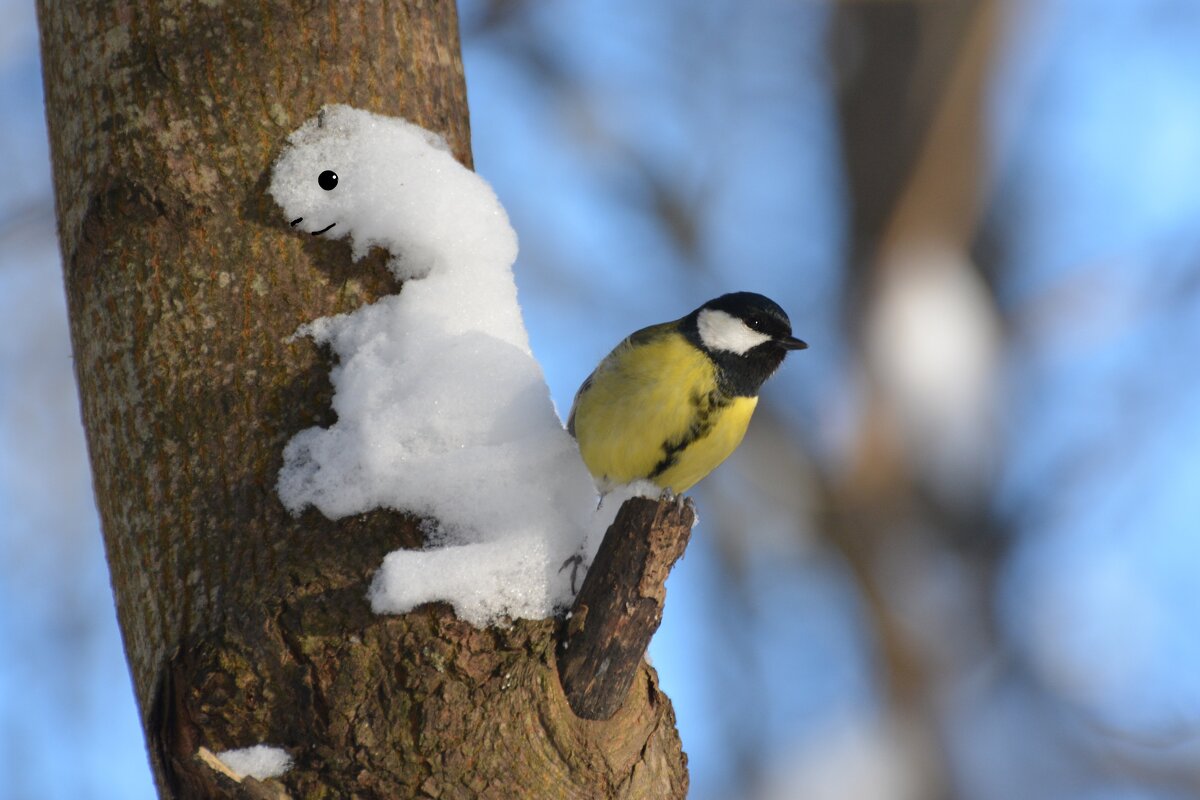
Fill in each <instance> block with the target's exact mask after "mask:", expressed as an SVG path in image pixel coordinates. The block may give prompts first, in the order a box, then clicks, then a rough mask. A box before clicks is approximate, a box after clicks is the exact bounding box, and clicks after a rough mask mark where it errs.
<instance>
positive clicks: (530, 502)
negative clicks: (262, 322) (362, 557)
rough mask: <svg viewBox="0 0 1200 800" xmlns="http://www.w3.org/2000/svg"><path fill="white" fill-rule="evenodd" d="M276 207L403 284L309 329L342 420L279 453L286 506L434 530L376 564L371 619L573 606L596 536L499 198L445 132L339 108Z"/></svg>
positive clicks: (280, 188)
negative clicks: (331, 363)
mask: <svg viewBox="0 0 1200 800" xmlns="http://www.w3.org/2000/svg"><path fill="white" fill-rule="evenodd" d="M269 191H270V193H271V195H272V196H273V197H274V198H275V201H276V202H277V203H278V204H279V205H280V206H281V207H282V209H283V211H284V214H285V217H286V219H287V220H288V221H289V222H290V223H291V225H292V227H293V228H294V229H295V230H296V231H297V232H298V233H300V234H302V235H305V236H322V237H325V238H342V237H349V240H350V244H351V246H352V248H353V253H354V256H355V258H361V257H363V256H364V255H366V254H367V252H368V251H369V250H370V249H371V248H373V247H381V248H384V249H385V250H387V251H388V253H389V254H390V255H391V259H390V260H389V262H388V266H389V268H390V269H391V270H392V272H393V273H394V274H395V275H396V277H397V278H399V279H401V280H403V281H404V285H403V288H402V290H401V292H400V293H399V294H397V295H389V296H387V297H384V298H381V299H380V300H379V301H377V302H375V303H373V304H371V305H368V306H364V307H363V308H360V309H358V310H356V311H354V312H353V313H350V314H342V315H339V316H336V317H326V318H322V319H318V320H315V321H313V322H311V323H309V324H307V325H305V326H303V327H302V328H301V329H300V331H299V333H300V334H302V335H306V336H310V337H312V338H313V339H314V340H316V341H317V342H319V343H322V344H328V345H329V346H330V347H331V348H332V350H333V352H334V354H335V355H336V357H337V365H336V366H335V367H334V368H333V370H332V372H331V376H330V377H331V379H332V381H333V385H334V389H335V394H334V398H333V407H334V410H335V411H336V412H337V422H336V423H335V424H334V425H333V426H331V427H329V428H309V429H308V430H304V431H301V432H300V433H298V434H297V435H296V436H295V437H293V439H292V440H291V441H290V442H289V443H288V445H287V448H286V449H285V451H284V465H283V469H282V470H281V471H280V475H279V484H278V492H279V497H280V499H281V500H282V501H283V504H284V505H285V506H286V507H287V508H288V509H289V510H290V511H292V512H293V513H299V512H300V511H301V510H302V509H304V508H305V507H307V506H315V507H316V508H317V509H319V510H320V511H321V512H322V513H323V514H325V515H326V516H327V517H330V518H332V519H337V518H340V517H344V516H347V515H351V514H358V513H362V512H364V511H368V510H370V509H373V508H377V507H387V508H393V509H398V510H404V511H408V512H413V513H416V514H420V515H422V516H425V517H427V518H429V519H431V520H434V521H435V523H436V524H435V525H434V526H433V530H432V531H431V539H430V542H429V548H428V549H426V550H421V551H406V550H401V551H397V552H394V553H391V554H390V555H388V556H387V558H386V559H385V561H384V565H383V568H382V569H381V570H380V572H379V574H378V575H377V576H376V579H375V582H374V585H373V587H372V590H371V600H372V604H373V606H374V608H375V610H376V611H377V612H380V613H399V612H403V611H407V610H409V609H411V608H412V607H413V606H415V605H418V604H420V603H423V602H429V601H432V600H446V601H449V602H451V603H452V604H453V605H454V606H455V609H456V611H457V613H458V614H459V616H460V617H462V618H464V619H466V620H468V621H470V622H472V623H474V624H477V625H483V624H487V623H489V622H493V621H495V620H496V619H497V618H499V617H502V616H509V617H544V616H547V615H549V614H550V613H552V612H553V611H554V609H555V607H556V606H561V605H563V604H566V603H568V602H569V600H570V593H571V588H570V580H569V572H570V570H566V571H560V570H559V567H560V566H561V565H562V563H563V562H564V560H566V559H567V558H568V557H569V556H571V555H572V554H574V553H576V552H577V551H578V550H579V548H580V547H581V545H582V543H583V542H584V541H585V540H586V539H587V538H588V534H589V531H592V530H595V529H596V528H597V527H600V529H601V530H602V529H603V528H602V526H603V525H604V521H603V520H599V519H597V518H596V515H595V514H593V513H592V511H591V509H592V508H594V506H595V500H594V494H593V492H592V490H591V480H590V478H589V476H588V474H587V471H586V469H585V468H584V467H583V465H582V462H581V461H580V459H579V455H578V452H577V450H576V448H575V444H574V442H573V441H572V440H571V438H570V437H569V436H568V435H567V433H566V432H565V431H564V430H563V428H562V424H561V423H560V422H559V420H558V417H557V415H556V414H555V411H554V408H553V405H552V403H551V401H550V396H549V391H548V389H547V387H546V383H545V379H544V378H543V375H542V371H541V368H540V367H539V365H538V364H537V362H536V361H535V360H534V359H533V357H532V355H531V354H530V350H529V340H528V336H527V335H526V332H525V327H524V324H523V323H522V320H521V313H520V308H519V306H518V305H517V291H516V285H515V283H514V281H513V275H512V263H513V260H514V259H515V258H516V254H517V239H516V234H515V233H514V232H513V229H512V227H511V226H510V225H509V223H508V217H507V215H506V214H505V213H504V209H503V208H502V207H501V205H500V203H499V201H498V200H497V199H496V196H495V194H494V193H493V192H492V190H491V188H490V187H489V186H488V185H487V183H486V182H484V180H483V179H482V178H480V177H479V176H477V175H476V174H475V173H473V172H471V171H470V170H468V169H466V168H465V167H463V166H462V165H460V164H459V163H458V162H457V161H455V160H454V158H453V157H452V156H451V155H450V152H449V149H448V148H447V147H446V144H445V142H444V141H443V140H442V139H441V138H440V137H438V136H437V135H436V134H433V133H430V132H429V131H426V130H424V129H422V128H420V127H418V126H416V125H413V124H411V123H409V122H406V121H404V120H401V119H396V118H391V117H384V116H380V115H376V114H372V113H370V112H367V111H362V110H359V109H354V108H351V107H349V106H342V105H333V106H326V107H325V108H324V109H323V110H322V111H321V113H320V114H319V115H318V116H317V117H316V118H314V119H311V120H309V121H308V122H306V123H305V124H304V125H302V126H301V127H300V128H299V129H298V130H296V131H295V132H294V133H293V134H292V135H291V136H290V137H289V138H288V145H287V147H286V148H285V149H284V151H283V153H282V154H281V155H280V157H279V159H278V161H277V162H276V164H275V167H274V170H273V173H272V176H271V183H270V189H269ZM592 549H593V550H594V548H592ZM589 555H590V554H589Z"/></svg>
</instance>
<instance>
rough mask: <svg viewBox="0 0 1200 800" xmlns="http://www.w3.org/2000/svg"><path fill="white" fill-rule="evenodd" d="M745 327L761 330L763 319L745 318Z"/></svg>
mask: <svg viewBox="0 0 1200 800" xmlns="http://www.w3.org/2000/svg"><path fill="white" fill-rule="evenodd" d="M746 327H747V328H749V329H750V330H752V331H761V330H762V327H763V321H762V320H761V319H759V318H758V317H750V318H749V319H748V320H746Z"/></svg>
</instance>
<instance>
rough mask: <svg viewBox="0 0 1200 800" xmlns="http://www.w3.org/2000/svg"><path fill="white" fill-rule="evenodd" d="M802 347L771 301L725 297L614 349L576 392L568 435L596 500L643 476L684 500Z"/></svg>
mask: <svg viewBox="0 0 1200 800" xmlns="http://www.w3.org/2000/svg"><path fill="white" fill-rule="evenodd" d="M807 346H808V345H807V344H805V343H804V342H802V341H800V340H799V339H796V338H794V337H793V336H792V325H791V322H790V321H789V320H788V316H787V314H785V313H784V311H783V309H782V308H780V307H779V305H778V304H777V303H775V302H774V301H773V300H770V299H769V298H766V297H763V296H762V295H761V294H755V293H753V292H734V293H732V294H726V295H721V296H720V297H718V298H716V299H715V300H709V301H708V302H707V303H705V304H704V305H702V306H700V307H699V308H697V309H696V310H695V311H693V312H692V313H690V314H688V315H687V316H686V317H683V318H682V319H677V320H675V321H674V322H665V323H663V324H661V325H652V326H650V327H649V328H643V329H641V330H640V331H637V332H636V333H633V334H631V335H630V336H629V337H628V338H627V339H625V340H624V341H623V342H621V343H620V344H619V345H617V346H616V348H615V349H614V350H613V351H612V352H611V353H609V354H608V355H607V356H606V357H605V358H604V360H603V361H601V362H600V365H599V366H598V367H596V369H595V371H594V372H592V374H591V375H589V376H588V378H587V380H585V381H584V382H583V385H582V386H581V387H579V392H578V393H576V395H575V402H574V404H573V406H572V407H571V415H570V417H569V418H568V419H567V430H568V431H569V432H570V434H571V435H572V436H574V437H575V439H576V441H578V442H579V452H580V454H581V455H582V456H583V462H584V464H586V465H587V468H588V470H589V471H590V472H591V473H592V478H593V479H594V480H595V481H596V486H597V488H598V489H599V490H600V493H601V494H606V493H607V492H609V491H610V490H612V489H613V488H615V487H617V486H620V485H623V484H626V483H631V482H633V481H635V480H639V479H645V480H649V481H651V482H653V483H654V484H656V485H657V486H659V487H661V488H663V489H670V490H671V491H672V492H674V493H675V494H681V493H683V492H685V491H687V490H688V489H690V488H691V487H692V486H694V485H695V484H696V482H697V481H699V480H700V479H701V478H703V477H704V476H705V475H707V474H708V473H710V472H712V471H713V469H715V468H716V466H717V465H718V464H720V463H721V462H722V461H724V460H725V459H726V458H727V457H728V456H729V454H730V453H732V452H733V451H734V450H735V449H736V448H737V446H738V445H739V444H741V441H742V436H743V435H744V434H745V433H746V426H747V425H749V423H750V416H751V414H753V413H754V407H755V406H756V405H757V404H758V390H759V388H760V387H761V386H762V384H763V381H765V380H766V379H767V378H769V377H770V376H771V374H772V373H774V372H775V370H776V369H778V368H779V365H780V364H782V363H783V359H784V356H786V355H787V353H788V351H789V350H803V349H804V348H806V347H807Z"/></svg>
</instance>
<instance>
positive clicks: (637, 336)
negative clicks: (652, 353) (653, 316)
mask: <svg viewBox="0 0 1200 800" xmlns="http://www.w3.org/2000/svg"><path fill="white" fill-rule="evenodd" d="M674 324H675V323H672V322H664V323H661V324H659V325H650V326H649V327H646V328H641V329H640V330H636V331H634V332H633V333H631V334H629V335H628V336H626V337H625V338H624V339H622V340H621V341H620V343H619V344H617V346H616V347H614V348H613V349H612V352H610V353H609V354H608V355H606V356H605V357H604V358H603V359H601V360H600V363H599V364H598V365H596V368H595V369H594V370H592V371H591V373H590V374H589V375H588V376H587V377H586V378H584V379H583V383H581V384H580V385H579V389H578V390H576V392H575V398H574V399H573V400H571V413H570V414H569V415H567V433H569V434H571V435H572V436H574V435H575V411H576V410H577V409H578V408H579V398H580V397H583V395H584V393H586V392H587V390H588V389H590V388H591V386H592V381H593V380H595V378H596V373H597V372H600V371H601V370H603V369H607V368H608V367H609V366H611V365H612V363H613V361H614V360H615V359H616V358H617V357H618V356H619V355H620V353H621V352H622V351H623V350H627V349H628V348H630V347H634V346H636V345H641V344H646V343H647V342H650V341H653V340H654V339H657V338H658V337H660V336H664V335H666V334H668V333H670V332H671V330H672V329H673V326H674Z"/></svg>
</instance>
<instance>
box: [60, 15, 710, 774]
mask: <svg viewBox="0 0 1200 800" xmlns="http://www.w3.org/2000/svg"><path fill="white" fill-rule="evenodd" d="M38 5H39V8H38V11H39V23H40V27H41V40H42V53H43V64H44V72H45V85H46V102H47V115H48V118H49V123H50V137H51V152H52V156H53V161H54V181H55V189H56V202H57V216H58V225H59V235H60V242H61V247H62V255H63V268H64V274H65V280H66V288H67V296H68V302H69V310H70V319H71V336H72V342H73V348H74V356H75V364H76V372H77V377H78V380H79V385H80V394H81V399H82V412H83V421H84V427H85V429H86V432H87V440H88V448H89V454H90V458H91V462H92V469H93V475H94V483H95V492H96V499H97V505H98V507H99V510H100V517H101V522H102V526H103V531H104V539H105V547H106V552H107V555H108V562H109V567H110V570H111V572H112V581H113V588H114V592H115V595H116V601H117V612H118V617H119V620H120V624H121V630H122V634H123V636H124V639H125V647H126V653H127V655H128V658H129V661H130V665H131V668H132V673H133V681H134V687H135V692H136V695H137V698H138V702H139V705H140V707H141V712H142V719H143V725H144V728H145V730H146V734H147V738H148V743H149V749H150V753H151V760H152V763H153V767H154V772H155V778H156V781H157V783H158V787H159V792H160V795H162V796H163V797H268V796H275V797H282V796H291V797H350V796H355V797H412V796H430V797H435V796H436V797H464V798H465V797H505V798H509V797H588V798H591V797H603V796H612V797H618V796H620V797H681V796H682V795H683V793H684V792H685V791H686V785H687V775H686V768H685V763H686V761H685V758H684V756H683V754H682V751H681V749H680V744H679V740H678V736H677V734H676V732H675V729H674V717H673V713H672V711H671V708H670V704H669V701H668V700H667V699H666V697H665V696H664V695H662V694H661V692H660V691H659V690H658V684H657V679H656V677H655V675H654V672H653V670H651V669H650V668H649V667H648V666H645V665H643V666H642V667H641V668H640V670H639V671H638V674H637V677H636V680H635V684H634V686H635V690H634V691H632V692H631V693H630V696H629V698H628V699H627V701H626V703H625V704H624V706H623V707H622V708H621V709H620V711H618V713H617V714H616V715H615V716H614V717H613V718H612V719H611V720H609V721H607V722H590V721H584V720H579V719H577V718H576V717H575V716H574V715H573V714H572V713H571V712H570V710H569V708H568V706H567V704H566V702H565V699H564V698H563V696H562V693H561V689H560V688H559V685H558V680H557V673H556V668H555V665H554V642H555V633H556V632H555V627H556V623H555V621H552V620H544V621H532V622H531V621H519V622H516V623H515V624H513V625H512V626H511V627H509V628H507V629H503V630H500V629H489V630H483V631H481V630H476V629H474V628H472V627H471V626H469V625H467V624H466V623H463V622H461V621H458V620H456V619H454V617H453V615H452V614H451V613H450V612H449V610H448V609H446V608H445V607H441V606H428V607H425V608H422V609H418V610H417V611H415V612H413V613H411V614H408V615H404V616H398V617H378V616H375V615H373V614H371V613H370V611H369V608H368V606H367V603H366V600H365V599H364V596H365V593H366V587H367V582H368V581H369V579H370V577H371V575H372V573H373V571H374V570H375V569H376V568H377V566H378V565H379V563H380V562H381V560H382V558H383V555H384V554H385V553H387V552H388V551H390V550H393V549H395V548H397V547H416V546H419V545H420V544H421V535H420V532H419V528H418V521H417V520H413V519H410V518H407V517H403V516H400V515H398V514H395V513H391V512H385V511H377V512H372V513H370V514H365V515H361V516H358V517H355V518H353V519H347V520H341V521H338V522H331V521H329V520H327V519H325V518H323V517H322V516H320V515H319V514H317V513H315V512H308V513H306V514H304V515H303V516H302V517H300V518H299V519H293V518H292V517H290V516H289V515H288V514H287V513H286V511H285V510H284V509H283V507H282V506H281V505H280V502H279V500H278V498H277V497H276V494H275V480H276V475H277V473H278V471H279V468H280V466H281V463H282V451H283V447H284V444H285V443H286V442H287V441H288V439H289V438H290V437H291V436H292V435H293V434H295V433H296V432H297V431H299V430H301V429H303V428H306V427H309V426H311V425H313V424H328V423H329V422H331V421H332V412H331V410H330V397H331V393H332V390H331V386H330V384H329V380H328V374H329V368H330V366H331V365H330V363H329V358H328V356H327V354H325V353H322V352H321V351H319V350H318V349H317V348H316V347H314V346H313V345H312V343H311V342H309V341H307V340H303V339H300V340H291V339H290V338H289V337H290V336H291V334H292V333H293V331H295V330H296V328H297V327H298V326H299V325H301V324H302V323H304V322H307V321H310V320H312V319H315V318H317V317H320V316H327V315H330V314H336V313H340V312H345V311H349V310H352V309H354V308H357V307H359V306H361V305H363V304H364V303H368V302H370V301H372V300H373V299H375V298H376V297H378V296H380V295H382V294H386V293H389V292H394V291H396V290H397V288H398V287H397V286H396V285H395V283H394V281H393V280H392V279H391V278H390V275H389V274H388V272H387V271H386V269H384V267H383V254H376V256H373V257H371V258H368V259H366V260H364V261H362V262H358V263H354V262H353V261H352V259H351V258H350V252H349V248H348V247H347V245H346V244H345V243H342V242H328V241H324V240H313V239H312V237H300V236H296V235H294V233H293V232H291V231H290V230H289V229H288V227H287V224H286V221H284V220H282V219H280V215H279V211H278V209H277V208H275V206H274V204H273V203H272V201H271V200H270V198H269V197H267V196H266V194H265V186H266V183H267V178H268V175H269V170H270V165H271V162H272V160H273V159H274V158H275V157H276V156H277V155H278V153H279V150H280V148H281V146H282V144H283V141H284V139H285V137H286V136H287V134H288V133H290V132H291V131H292V130H293V129H294V128H295V127H296V126H298V125H299V124H300V123H301V122H302V121H303V120H305V119H307V118H308V117H310V116H312V115H313V114H314V113H315V112H316V111H317V109H318V108H319V107H320V106H321V105H322V104H324V103H327V102H343V103H349V104H351V105H355V106H358V107H362V108H367V109H370V110H372V111H377V112H381V113H387V114H394V115H400V116H404V117H406V118H408V119H410V120H412V121H414V122H416V123H418V124H420V125H423V126H425V127H427V128H430V129H433V130H436V131H438V132H440V133H442V134H443V135H444V136H445V137H446V139H447V141H448V142H449V143H450V145H451V147H452V149H453V151H454V153H455V155H456V156H457V157H458V158H459V159H460V160H461V161H463V162H464V163H466V164H468V165H469V164H470V144H469V133H468V130H469V127H468V118H467V108H466V95H465V87H464V84H463V75H462V65H461V60H460V56H459V44H458V30H457V18H456V12H455V9H454V5H453V3H452V2H421V0H407V1H406V2H394V3H386V2H362V3H337V4H332V3H331V4H322V5H317V4H285V3H279V2H271V0H264V1H263V2H261V3H236V4H222V3H219V2H206V3H193V2H163V3H148V2H136V3H120V4H113V3H108V2H99V1H98V0H85V1H82V2H77V3H55V2H50V0H40V2H39V4H38ZM258 743H268V744H273V745H278V746H281V747H283V748H285V749H286V750H288V752H289V753H290V754H291V755H292V756H293V758H294V759H295V766H294V767H293V768H292V770H291V771H289V772H288V773H286V774H285V775H284V776H283V777H282V778H281V779H279V780H278V781H266V782H261V783H260V782H253V783H252V782H249V781H247V782H244V783H238V782H237V781H234V780H232V779H231V778H230V777H229V776H228V775H226V774H224V773H222V772H221V771H219V770H215V769H213V768H212V766H211V764H210V763H209V762H206V761H205V760H204V759H203V758H201V757H200V754H201V752H202V748H206V749H207V750H208V751H213V752H219V751H221V750H224V749H228V748H234V747H245V746H249V745H253V744H258Z"/></svg>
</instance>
